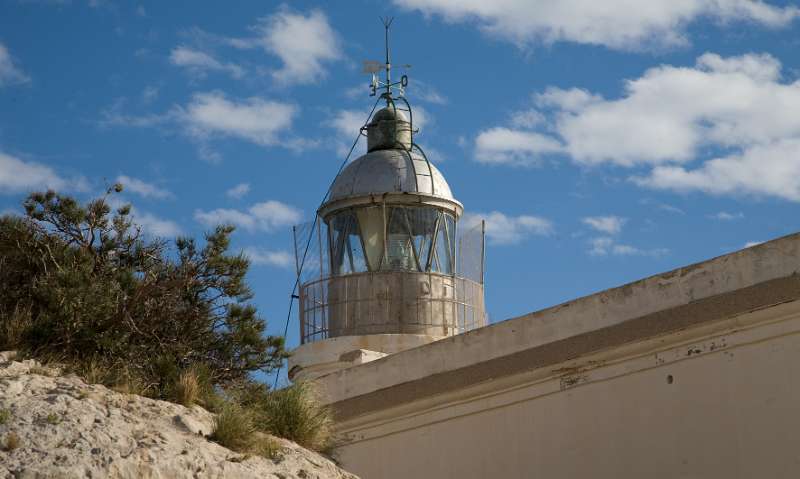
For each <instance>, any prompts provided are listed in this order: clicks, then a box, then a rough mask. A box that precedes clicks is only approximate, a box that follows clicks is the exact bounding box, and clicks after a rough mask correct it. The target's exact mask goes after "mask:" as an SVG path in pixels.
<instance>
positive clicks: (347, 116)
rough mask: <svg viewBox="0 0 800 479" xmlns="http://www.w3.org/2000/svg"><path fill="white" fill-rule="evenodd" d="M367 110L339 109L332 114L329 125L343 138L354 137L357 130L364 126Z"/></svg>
mask: <svg viewBox="0 0 800 479" xmlns="http://www.w3.org/2000/svg"><path fill="white" fill-rule="evenodd" d="M367 113H369V112H368V111H367V112H364V111H361V110H339V111H338V112H336V114H335V115H334V116H333V119H332V120H331V122H330V126H331V127H333V128H334V129H335V130H336V131H337V132H338V133H339V134H340V135H342V136H344V137H345V138H348V139H349V138H355V137H356V135H357V134H358V131H359V130H360V129H361V127H362V126H364V120H366V119H367Z"/></svg>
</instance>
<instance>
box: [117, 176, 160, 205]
mask: <svg viewBox="0 0 800 479" xmlns="http://www.w3.org/2000/svg"><path fill="white" fill-rule="evenodd" d="M116 181H117V183H122V186H123V187H124V188H125V191H129V192H131V193H136V194H137V195H140V196H143V197H145V198H158V199H164V198H169V197H171V196H172V193H171V192H169V191H167V190H165V189H163V188H159V187H158V186H155V185H153V184H150V183H147V182H145V181H142V180H140V179H138V178H131V177H130V176H126V175H119V176H118V177H117V180H116Z"/></svg>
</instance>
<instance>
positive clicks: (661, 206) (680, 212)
mask: <svg viewBox="0 0 800 479" xmlns="http://www.w3.org/2000/svg"><path fill="white" fill-rule="evenodd" d="M658 209H660V210H662V211H666V212H667V213H675V214H677V215H685V214H686V212H685V211H683V210H682V209H680V208H678V207H677V206H672V205H669V204H666V203H661V204H659V205H658Z"/></svg>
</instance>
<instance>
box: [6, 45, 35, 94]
mask: <svg viewBox="0 0 800 479" xmlns="http://www.w3.org/2000/svg"><path fill="white" fill-rule="evenodd" d="M29 81H31V79H30V77H29V76H28V75H26V74H25V72H23V71H22V70H20V69H19V67H17V66H16V65H15V64H14V59H13V58H11V53H10V52H9V51H8V48H6V46H5V45H3V44H2V43H0V87H4V86H10V85H22V84H24V83H28V82H29Z"/></svg>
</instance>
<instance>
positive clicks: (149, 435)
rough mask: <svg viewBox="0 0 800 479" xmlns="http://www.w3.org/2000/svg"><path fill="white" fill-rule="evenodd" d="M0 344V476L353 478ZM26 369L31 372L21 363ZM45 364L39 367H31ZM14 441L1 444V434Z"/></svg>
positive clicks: (297, 450) (290, 446) (199, 411)
mask: <svg viewBox="0 0 800 479" xmlns="http://www.w3.org/2000/svg"><path fill="white" fill-rule="evenodd" d="M14 358H15V356H14V355H13V354H10V353H8V352H0V410H8V411H9V412H10V416H9V418H8V420H7V421H6V422H5V424H0V479H11V478H14V479H22V478H25V479H27V478H32V479H33V478H37V479H38V478H62V477H63V478H73V477H74V478H84V477H85V478H88V477H93V478H98V477H114V478H118V479H134V478H135V479H138V478H153V479H173V478H174V479H183V478H187V479H188V478H227V477H231V478H264V477H281V478H285V479H290V478H319V479H328V478H331V479H333V478H336V479H357V478H356V476H354V475H352V474H349V473H347V472H345V471H343V470H341V469H340V468H338V467H337V466H336V465H335V464H334V463H333V462H331V461H330V460H329V459H327V458H325V457H323V456H321V455H319V454H317V453H314V452H311V451H308V450H306V449H303V448H302V447H300V446H298V445H297V444H295V443H293V442H290V441H286V440H283V439H277V440H278V441H279V442H280V444H281V447H282V449H283V450H282V452H281V453H280V455H279V456H280V457H279V459H276V460H275V461H273V460H270V459H265V458H262V457H258V456H250V457H248V456H245V455H243V454H239V453H236V452H233V451H231V450H229V449H226V448H224V447H222V446H220V445H219V444H216V443H214V442H211V441H209V440H208V439H207V438H206V437H205V436H207V435H208V434H210V432H211V430H212V428H213V423H214V415H213V414H212V413H210V412H208V411H206V410H205V409H203V408H200V407H197V406H195V407H192V408H186V407H183V406H180V405H177V404H172V403H169V402H164V401H156V400H153V399H148V398H144V397H141V396H136V395H128V394H121V393H117V392H114V391H111V390H109V389H107V388H105V387H104V386H100V385H88V384H86V383H84V382H83V381H82V380H81V379H79V378H78V377H77V376H75V375H68V376H57V375H56V374H57V370H51V371H50V373H52V375H48V371H47V370H46V369H43V368H42V367H41V365H39V364H38V363H37V362H36V361H32V360H26V361H16V360H14ZM32 368H35V369H34V371H35V372H34V373H31V371H30V370H31V369H32ZM41 372H45V374H40V373H41ZM11 432H13V433H15V434H16V435H17V436H18V437H19V448H17V449H16V450H13V451H6V450H5V449H4V446H5V443H6V438H7V437H8V434H9V433H11Z"/></svg>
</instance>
